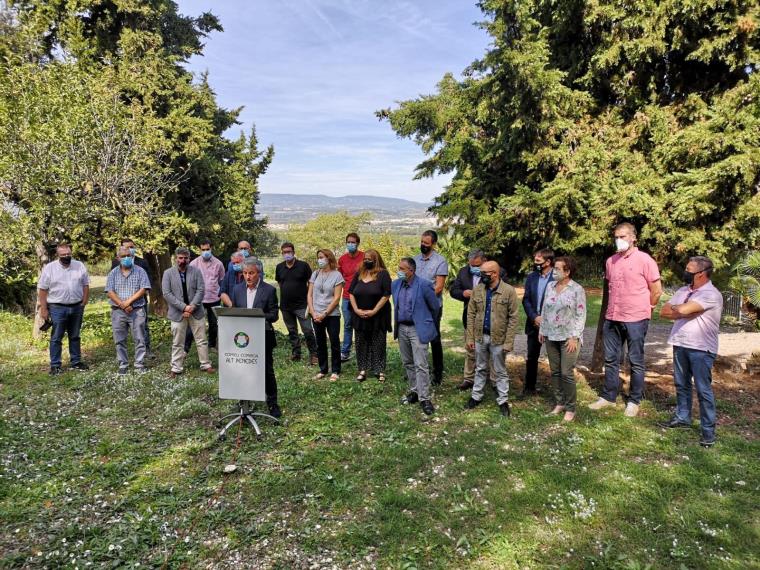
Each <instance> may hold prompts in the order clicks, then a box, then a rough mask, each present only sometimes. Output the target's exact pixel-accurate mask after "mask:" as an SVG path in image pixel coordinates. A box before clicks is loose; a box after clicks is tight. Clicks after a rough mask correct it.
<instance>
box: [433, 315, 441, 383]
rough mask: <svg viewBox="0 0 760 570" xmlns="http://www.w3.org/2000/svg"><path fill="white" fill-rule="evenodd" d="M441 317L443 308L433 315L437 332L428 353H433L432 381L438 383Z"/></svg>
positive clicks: (439, 375) (439, 376)
mask: <svg viewBox="0 0 760 570" xmlns="http://www.w3.org/2000/svg"><path fill="white" fill-rule="evenodd" d="M441 317H443V307H440V308H439V309H438V312H437V313H436V314H435V315H433V318H434V319H435V330H436V332H438V336H436V337H435V338H434V339H433V340H431V341H430V351H431V352H432V353H433V381H435V382H436V383H440V382H441V380H442V379H443V345H442V344H441Z"/></svg>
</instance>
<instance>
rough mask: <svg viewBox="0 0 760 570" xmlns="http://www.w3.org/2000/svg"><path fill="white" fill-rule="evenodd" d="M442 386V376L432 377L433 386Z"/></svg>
mask: <svg viewBox="0 0 760 570" xmlns="http://www.w3.org/2000/svg"><path fill="white" fill-rule="evenodd" d="M441 384H443V376H440V375H437V374H436V375H435V376H433V386H440V385H441Z"/></svg>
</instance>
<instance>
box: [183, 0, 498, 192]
mask: <svg viewBox="0 0 760 570" xmlns="http://www.w3.org/2000/svg"><path fill="white" fill-rule="evenodd" d="M178 3H179V7H180V11H181V12H182V13H183V14H186V15H197V14H200V13H201V12H203V11H211V12H212V13H214V14H216V15H217V16H219V18H220V19H221V22H222V25H223V26H224V30H225V31H224V32H223V33H214V34H212V35H211V36H210V37H209V38H208V40H207V42H206V48H205V55H204V56H203V57H199V58H193V59H192V60H191V61H190V69H191V70H193V71H195V72H203V71H206V70H207V71H208V72H209V81H210V83H211V85H212V87H213V88H214V90H215V91H216V93H217V98H218V101H219V104H220V105H222V106H224V107H228V108H233V107H238V106H241V105H243V106H245V109H244V111H243V113H242V115H241V120H242V121H243V123H244V124H243V125H242V128H243V129H244V130H245V131H246V132H247V131H248V130H249V128H250V126H251V125H252V124H253V123H255V124H256V129H257V133H258V135H259V140H260V142H261V143H262V145H266V144H269V143H272V144H274V145H275V153H276V155H275V159H274V162H273V163H272V166H271V167H270V169H269V171H268V172H267V173H266V174H265V175H264V176H263V177H262V178H261V179H260V190H261V191H262V192H278V193H284V192H291V193H299V194H308V193H315V194H327V195H330V196H344V195H348V194H353V195H356V194H371V195H376V196H394V197H399V198H407V199H410V200H418V201H422V202H427V201H430V200H432V198H433V197H434V196H436V195H437V194H440V192H441V190H442V188H443V186H445V185H446V184H447V183H448V181H449V178H447V177H438V178H435V179H432V180H422V181H413V180H412V177H413V176H414V167H415V165H416V164H418V163H419V162H420V161H421V160H422V159H423V155H422V152H421V151H420V149H419V148H418V147H417V146H416V145H415V144H414V143H413V142H411V141H408V140H401V139H398V138H397V137H396V135H395V133H394V132H393V131H392V130H391V128H390V126H389V125H388V123H387V122H382V123H381V122H379V121H378V120H377V119H376V118H375V116H374V111H376V110H378V109H381V108H385V107H388V106H393V105H394V102H395V101H401V100H405V99H412V98H415V97H417V96H419V95H421V94H429V93H433V92H434V90H435V85H436V83H437V82H438V81H439V80H440V79H441V77H442V76H443V74H444V73H446V72H452V73H454V74H456V75H457V76H459V74H460V73H461V71H462V70H463V69H464V68H465V67H466V66H467V65H469V64H470V63H471V62H472V61H473V60H474V59H477V58H479V57H480V56H481V55H482V54H483V52H484V51H485V49H486V47H487V44H488V37H487V35H486V33H485V32H483V31H482V30H480V29H479V28H477V27H476V26H474V25H473V23H474V22H477V21H480V20H482V19H483V15H482V13H481V12H480V10H478V9H477V7H476V6H475V0H408V1H402V0H374V1H372V0H179V2H178ZM239 131H240V127H235V128H233V129H231V130H230V132H229V133H228V135H229V136H232V137H236V136H237V135H238V134H239Z"/></svg>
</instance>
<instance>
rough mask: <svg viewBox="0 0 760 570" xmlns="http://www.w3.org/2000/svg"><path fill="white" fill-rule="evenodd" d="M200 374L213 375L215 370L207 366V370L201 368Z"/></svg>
mask: <svg viewBox="0 0 760 570" xmlns="http://www.w3.org/2000/svg"><path fill="white" fill-rule="evenodd" d="M201 372H208V373H209V374H213V373H214V372H216V368H214V367H213V366H209V367H208V368H202V369H201Z"/></svg>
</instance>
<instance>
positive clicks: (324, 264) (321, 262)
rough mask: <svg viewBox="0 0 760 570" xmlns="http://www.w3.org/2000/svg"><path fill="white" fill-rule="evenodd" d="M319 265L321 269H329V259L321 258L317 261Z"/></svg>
mask: <svg viewBox="0 0 760 570" xmlns="http://www.w3.org/2000/svg"><path fill="white" fill-rule="evenodd" d="M317 265H319V266H320V267H323V268H324V267H327V258H326V257H320V258H319V259H317Z"/></svg>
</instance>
